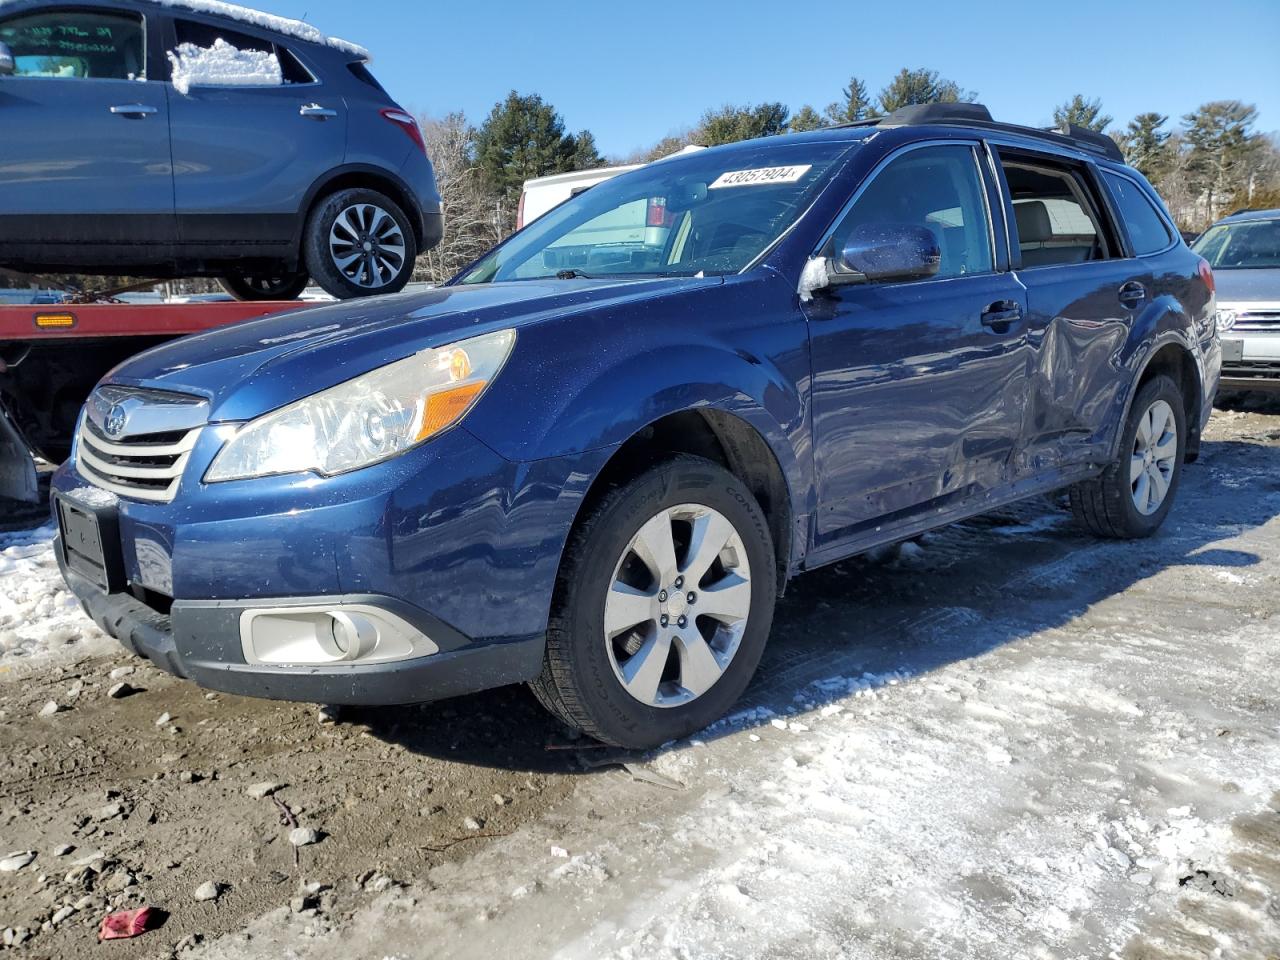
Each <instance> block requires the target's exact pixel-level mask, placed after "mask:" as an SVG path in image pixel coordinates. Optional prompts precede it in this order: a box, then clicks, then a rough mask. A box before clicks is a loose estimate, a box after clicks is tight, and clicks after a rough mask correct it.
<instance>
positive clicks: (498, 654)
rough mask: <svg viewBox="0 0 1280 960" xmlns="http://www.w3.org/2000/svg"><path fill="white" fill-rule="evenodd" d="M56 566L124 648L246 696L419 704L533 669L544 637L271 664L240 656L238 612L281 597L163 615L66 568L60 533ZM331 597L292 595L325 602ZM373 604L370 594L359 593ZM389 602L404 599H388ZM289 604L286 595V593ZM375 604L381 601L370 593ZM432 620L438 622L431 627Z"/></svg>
mask: <svg viewBox="0 0 1280 960" xmlns="http://www.w3.org/2000/svg"><path fill="white" fill-rule="evenodd" d="M54 553H55V555H56V556H57V558H58V566H59V567H60V568H61V571H62V576H63V578H64V579H65V580H66V582H67V585H68V586H69V587H70V588H71V591H72V592H73V593H74V594H75V595H76V597H77V599H79V601H80V604H81V606H83V607H84V610H85V612H86V613H87V614H88V615H89V617H90V618H91V619H92V620H93V621H94V622H95V623H96V624H97V625H98V626H99V627H101V628H102V630H104V631H105V632H106V633H108V634H109V635H111V636H112V637H115V639H116V640H118V641H119V642H120V643H121V644H122V645H123V646H124V647H125V649H127V650H128V651H129V652H131V653H133V654H135V655H137V656H140V657H144V658H145V659H147V660H149V661H151V663H153V664H154V665H155V666H157V667H159V668H160V669H161V670H164V671H165V672H166V673H171V674H173V675H174V676H176V677H182V678H184V679H189V680H193V681H195V682H196V683H197V684H199V685H200V686H202V687H207V688H209V689H211V690H221V691H224V692H226V693H234V694H240V695H242V696H248V697H263V698H266V699H271V700H300V701H304V702H311V703H327V704H346V705H367V706H376V705H389V704H402V703H422V702H426V701H430V700H441V699H444V698H446V697H454V696H460V695H462V694H468V693H475V692H477V691H479V690H486V689H488V688H490V687H498V686H503V685H505V684H509V683H520V682H524V681H526V680H529V679H530V678H532V677H534V676H536V675H537V673H538V670H539V669H540V668H541V665H542V652H543V640H542V638H541V637H530V638H527V639H523V640H516V641H507V642H503V643H485V644H471V643H469V642H468V641H467V639H466V638H465V637H459V636H457V635H456V633H455V634H454V638H455V642H456V644H457V645H456V646H454V647H453V648H452V649H443V650H442V651H441V652H439V653H435V654H431V655H429V656H422V657H417V658H414V659H409V660H399V661H393V662H390V663H374V664H367V665H363V666H358V665H349V666H346V665H344V666H324V667H321V666H291V667H284V666H267V665H263V664H251V663H247V662H245V659H244V656H243V654H242V653H241V652H240V650H239V648H238V645H237V643H236V641H237V639H238V636H239V631H238V629H237V627H236V625H237V624H238V623H239V621H240V618H241V615H242V614H243V613H245V612H246V611H249V610H252V609H254V608H255V607H259V608H260V607H279V606H280V605H281V603H282V601H281V600H271V601H257V602H238V601H229V600H228V601H195V602H192V601H187V602H184V601H181V600H177V601H174V603H173V606H172V609H171V610H170V612H169V614H168V615H165V614H163V613H160V612H159V611H157V610H154V609H152V608H151V607H149V606H147V605H146V604H145V603H143V602H142V601H141V600H139V599H137V598H136V597H134V596H133V595H132V594H129V593H107V592H106V591H104V590H102V589H101V588H100V587H98V586H97V585H96V584H93V583H91V582H90V581H89V580H88V579H86V578H85V577H83V576H81V575H80V574H78V573H76V572H75V571H74V570H70V569H68V568H67V566H66V563H65V561H64V559H63V551H62V546H61V543H60V542H59V540H57V539H55V541H54ZM326 599H329V600H332V599H333V598H323V597H299V598H290V600H293V601H297V602H323V601H324V600H326ZM362 599H364V600H365V601H366V602H369V601H370V600H371V599H373V598H362ZM384 600H385V602H386V604H387V606H388V609H393V610H394V612H396V613H397V614H400V613H402V612H403V607H402V606H400V605H397V604H395V603H394V602H393V601H390V600H389V598H384ZM284 602H289V601H284ZM373 602H378V601H377V600H376V599H374V601H373ZM414 619H415V621H417V623H416V624H415V625H419V626H422V625H428V626H427V629H428V630H430V631H431V632H432V633H435V634H436V635H437V636H442V631H446V630H448V628H447V627H445V626H444V625H443V624H439V623H438V621H433V620H432V618H430V617H429V616H427V615H426V614H422V613H421V612H419V613H418V615H417V616H416V617H415V618H414ZM431 623H435V624H438V626H429V624H431Z"/></svg>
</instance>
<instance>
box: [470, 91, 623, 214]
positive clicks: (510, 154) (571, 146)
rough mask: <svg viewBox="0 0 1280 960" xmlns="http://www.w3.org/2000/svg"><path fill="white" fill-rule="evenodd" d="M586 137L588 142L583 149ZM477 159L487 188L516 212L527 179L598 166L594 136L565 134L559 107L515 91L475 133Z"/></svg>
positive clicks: (491, 112)
mask: <svg viewBox="0 0 1280 960" xmlns="http://www.w3.org/2000/svg"><path fill="white" fill-rule="evenodd" d="M584 137H585V138H586V139H587V143H586V145H585V146H581V147H580V140H582V139H583V138H584ZM475 155H476V163H477V165H478V167H479V169H480V172H481V175H482V176H483V178H484V180H485V183H486V185H487V186H488V188H489V189H490V190H491V191H493V193H494V194H496V195H497V196H498V197H499V198H501V199H502V200H503V201H505V204H506V206H507V207H508V208H509V209H510V210H512V211H514V210H515V207H516V202H517V201H518V199H519V197H520V191H521V189H522V188H523V186H524V182H525V181H526V180H529V179H531V178H533V177H542V176H546V175H547V174H551V173H564V172H567V171H569V170H573V169H575V167H576V165H577V164H579V163H583V162H588V163H589V164H590V165H598V161H599V154H598V153H596V150H595V141H594V139H593V138H591V135H590V134H589V133H586V132H585V131H584V132H583V133H582V134H579V135H578V136H577V137H575V136H573V135H572V134H566V133H565V132H564V120H563V119H561V117H560V114H558V113H556V111H555V108H554V107H552V106H551V105H550V104H549V103H545V102H543V99H542V97H540V96H538V95H537V94H536V93H535V94H530V95H528V96H521V95H520V94H519V93H517V92H516V91H515V90H512V91H511V92H510V93H509V94H507V97H506V99H505V100H503V101H502V102H501V103H497V104H494V107H493V110H492V111H490V113H489V117H488V119H486V120H485V122H484V124H483V125H482V126H481V127H480V129H479V130H478V131H477V132H476V137H475ZM592 157H594V158H595V162H594V163H593V162H591V158H592Z"/></svg>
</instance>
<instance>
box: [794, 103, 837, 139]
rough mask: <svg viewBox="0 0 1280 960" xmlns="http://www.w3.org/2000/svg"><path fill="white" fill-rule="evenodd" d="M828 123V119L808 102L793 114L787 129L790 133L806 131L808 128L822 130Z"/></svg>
mask: <svg viewBox="0 0 1280 960" xmlns="http://www.w3.org/2000/svg"><path fill="white" fill-rule="evenodd" d="M826 125H827V121H826V120H824V119H822V114H820V113H818V111H817V110H815V109H813V107H811V106H809V104H807V103H806V104H805V105H804V106H803V107H801V108H800V109H799V110H797V111H796V112H795V113H793V114H792V115H791V121H790V122H789V123H788V124H787V131H788V132H790V133H804V132H805V131H806V130H820V129H821V128H823V127H825V126H826Z"/></svg>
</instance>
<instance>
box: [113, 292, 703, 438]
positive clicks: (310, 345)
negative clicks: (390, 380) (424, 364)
mask: <svg viewBox="0 0 1280 960" xmlns="http://www.w3.org/2000/svg"><path fill="white" fill-rule="evenodd" d="M721 282H722V281H721V279H720V278H719V277H708V278H670V279H656V280H581V279H580V280H554V279H551V280H526V281H518V282H511V283H493V284H477V285H474V286H465V287H464V286H458V287H439V288H437V289H434V290H429V291H427V292H425V293H413V294H398V295H394V296H385V297H376V298H370V299H366V300H348V301H343V302H340V303H335V304H329V305H326V306H321V307H313V308H310V309H304V310H298V311H294V312H290V313H285V314H277V315H275V316H271V317H265V318H263V319H261V320H250V321H247V322H244V323H238V324H233V325H231V326H227V327H222V328H219V329H217V330H213V331H210V332H208V333H202V334H198V335H196V336H191V337H185V338H183V339H181V340H175V341H172V342H170V343H166V344H163V345H161V346H159V347H155V348H153V349H151V350H148V351H146V352H145V353H142V354H139V355H138V356H136V357H133V358H132V359H130V360H127V361H125V363H123V364H121V365H120V366H119V367H117V368H116V369H115V370H113V371H111V373H110V374H108V375H107V377H106V381H107V382H111V383H120V384H128V385H133V386H142V387H153V388H158V389H163V390H171V391H177V392H181V393H192V394H196V395H199V396H202V397H205V398H207V399H208V400H209V401H210V408H211V411H212V412H211V417H210V419H211V420H212V421H239V420H247V419H251V418H252V417H256V416H258V415H260V414H262V413H266V412H267V411H270V410H274V409H276V408H277V407H280V406H283V405H284V404H287V403H291V402H292V401H294V400H298V399H301V398H302V397H305V396H309V395H310V394H312V393H315V392H317V391H319V390H324V389H325V388H327V387H331V386H334V385H335V384H339V383H342V382H344V381H346V380H350V379H351V378H353V377H357V376H359V375H360V374H362V373H365V372H366V371H369V370H372V369H375V368H376V367H380V366H382V365H384V364H387V363H391V362H393V361H395V360H399V359H401V358H403V357H407V356H409V355H410V354H413V353H416V352H418V351H419V350H423V349H426V348H427V347H435V346H441V345H443V344H447V343H451V342H453V341H456V340H461V339H465V338H467V337H474V336H479V335H480V334H483V333H488V332H490V331H493V330H501V329H505V328H508V327H516V328H519V327H523V326H526V325H528V324H531V323H537V322H539V321H541V320H544V319H548V318H551V317H560V316H563V315H565V314H567V313H574V312H579V311H584V310H594V309H598V308H601V307H604V306H608V305H616V304H618V303H619V302H624V301H630V300H649V299H653V298H655V297H663V296H669V295H672V294H675V293H679V292H683V291H687V290H690V289H693V288H696V287H701V286H708V285H716V284H719V283H721ZM517 349H519V348H518V346H517Z"/></svg>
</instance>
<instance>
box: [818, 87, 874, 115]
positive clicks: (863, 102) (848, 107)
mask: <svg viewBox="0 0 1280 960" xmlns="http://www.w3.org/2000/svg"><path fill="white" fill-rule="evenodd" d="M875 114H876V108H875V106H874V104H872V102H871V95H870V94H869V93H867V85H866V84H865V83H863V82H862V81H861V80H859V79H858V78H857V77H850V78H849V85H848V86H847V87H845V88H844V100H843V101H840V100H837V101H836V102H835V103H832V104H828V105H827V118H828V119H829V120H830V121H831V122H832V123H853V122H855V121H857V120H866V119H867V118H868V117H873V116H875Z"/></svg>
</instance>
